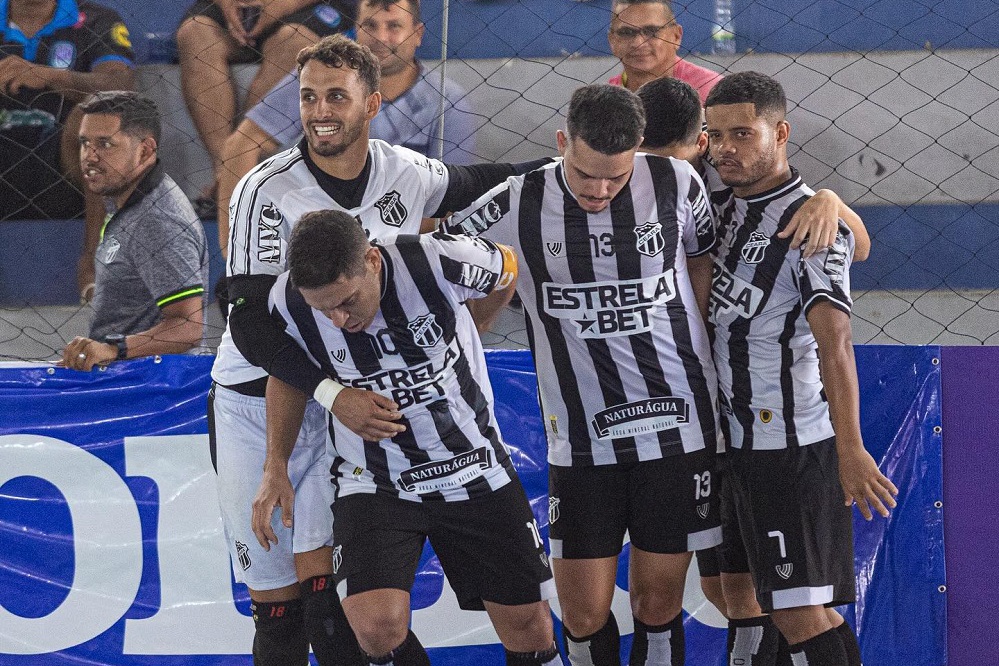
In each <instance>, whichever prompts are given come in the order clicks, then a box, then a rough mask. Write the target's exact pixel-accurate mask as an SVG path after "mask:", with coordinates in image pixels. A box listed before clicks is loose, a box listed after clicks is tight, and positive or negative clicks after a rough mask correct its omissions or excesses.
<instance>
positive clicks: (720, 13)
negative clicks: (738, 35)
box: [711, 0, 735, 55]
mask: <svg viewBox="0 0 999 666" xmlns="http://www.w3.org/2000/svg"><path fill="white" fill-rule="evenodd" d="M711 52H712V53H714V54H715V55H735V25H734V24H733V23H732V0H715V25H714V27H713V28H712V29H711Z"/></svg>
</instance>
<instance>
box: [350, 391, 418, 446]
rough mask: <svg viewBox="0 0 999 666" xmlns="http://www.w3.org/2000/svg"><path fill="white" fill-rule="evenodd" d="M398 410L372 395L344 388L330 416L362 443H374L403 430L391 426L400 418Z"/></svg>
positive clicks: (395, 424)
mask: <svg viewBox="0 0 999 666" xmlns="http://www.w3.org/2000/svg"><path fill="white" fill-rule="evenodd" d="M398 409H399V406H398V405H397V404H395V403H394V402H392V401H391V400H389V399H388V398H386V397H385V396H383V395H380V394H378V393H375V392H374V391H365V390H361V389H354V388H345V389H343V390H342V391H340V394H339V395H338V396H337V397H336V400H334V401H333V409H332V410H331V411H332V412H333V416H335V417H337V419H338V420H339V421H340V423H342V424H343V425H345V426H346V427H347V428H348V429H349V430H350V431H351V432H353V433H355V434H357V435H360V436H361V437H362V438H363V439H364V440H365V441H369V442H377V441H380V440H383V439H388V438H390V437H393V436H395V435H398V434H399V433H400V432H404V431H405V430H406V426H404V425H402V424H400V423H394V421H398V420H399V419H401V418H402V414H400V413H399V411H398Z"/></svg>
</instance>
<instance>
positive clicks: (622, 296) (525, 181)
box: [446, 154, 717, 466]
mask: <svg viewBox="0 0 999 666" xmlns="http://www.w3.org/2000/svg"><path fill="white" fill-rule="evenodd" d="M634 165H635V168H634V172H633V174H632V176H631V178H630V180H629V182H628V184H627V185H626V186H625V187H624V189H622V190H621V192H620V193H619V194H618V195H617V196H616V197H615V198H614V199H613V201H611V203H610V205H609V206H608V207H607V208H605V209H604V210H603V211H601V212H599V213H587V212H585V211H584V210H583V209H582V208H580V207H579V205H578V204H577V202H576V199H575V196H574V195H573V194H572V192H571V191H570V189H569V186H568V184H567V182H566V180H565V176H564V173H563V167H562V164H561V163H556V164H552V165H549V166H547V167H545V168H542V169H539V170H537V171H534V172H532V173H530V174H527V175H526V176H518V177H513V178H510V179H508V180H507V182H506V183H504V184H503V185H500V186H499V187H497V188H494V189H493V190H492V191H490V192H489V193H487V194H486V195H485V197H483V198H481V199H479V200H478V201H477V202H476V203H475V204H473V205H472V207H470V208H469V209H467V210H466V211H463V212H462V213H460V214H457V215H455V216H454V217H453V218H452V219H451V220H450V221H449V222H448V223H447V224H446V228H447V229H448V230H451V231H463V232H465V233H469V234H479V233H483V232H484V233H485V234H486V236H487V237H488V238H491V239H492V240H494V241H496V242H498V243H503V244H505V245H510V246H512V247H513V248H514V249H515V250H516V251H517V253H518V255H519V256H520V258H521V266H520V278H519V280H518V283H517V291H518V292H519V293H520V296H521V299H522V301H523V302H524V306H525V308H524V310H525V314H526V318H527V332H528V339H529V341H530V345H531V350H532V352H533V354H534V362H535V367H536V369H537V374H538V387H539V390H540V400H541V409H542V416H543V418H544V423H545V429H546V433H547V437H548V461H549V462H550V463H551V464H554V465H562V466H570V465H578V466H588V465H607V464H614V463H628V462H634V461H640V460H652V459H656V458H662V457H665V456H669V455H673V454H677V453H684V452H692V451H698V450H701V449H703V448H704V447H705V442H709V443H710V445H711V446H714V445H715V439H716V429H717V415H716V409H715V403H716V394H717V386H716V378H715V370H714V366H713V364H712V361H711V346H710V343H709V342H708V338H707V333H706V330H705V324H704V321H703V320H702V318H701V315H700V314H699V312H698V309H697V304H696V301H695V298H694V292H693V288H692V286H691V283H690V280H689V277H688V274H687V256H688V255H689V256H696V255H703V254H706V253H708V252H710V251H711V249H712V248H713V246H714V242H715V236H714V234H715V230H714V221H713V219H712V216H711V211H710V208H709V206H708V205H707V202H706V200H705V196H704V186H703V184H702V183H701V179H700V177H699V176H698V175H697V174H696V172H695V171H694V169H693V168H692V167H691V166H690V165H689V164H688V163H686V162H682V161H677V160H673V159H665V158H660V157H655V156H652V155H645V154H638V155H636V157H635V163H634Z"/></svg>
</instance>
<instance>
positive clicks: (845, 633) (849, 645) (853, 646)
mask: <svg viewBox="0 0 999 666" xmlns="http://www.w3.org/2000/svg"><path fill="white" fill-rule="evenodd" d="M836 633H837V634H839V639H840V640H841V641H842V642H843V649H844V650H846V663H847V664H848V665H849V666H863V664H862V663H861V661H860V644H859V643H857V634H855V633H853V627H851V626H850V625H849V624H848V623H847V621H846V620H843V624H841V625H839V626H838V627H836Z"/></svg>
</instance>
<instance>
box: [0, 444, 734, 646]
mask: <svg viewBox="0 0 999 666" xmlns="http://www.w3.org/2000/svg"><path fill="white" fill-rule="evenodd" d="M206 439H207V436H206V435H174V436H154V437H129V438H125V473H126V475H128V476H143V477H148V478H150V479H152V481H153V482H154V483H155V484H156V487H157V491H158V496H159V502H160V503H159V507H158V518H159V522H158V524H157V527H156V546H157V549H158V552H157V559H158V562H159V571H158V572H157V573H158V576H157V577H156V578H157V579H158V581H159V591H160V606H159V609H158V610H157V612H156V613H155V614H154V615H153V616H151V617H148V618H141V619H127V620H126V621H125V636H124V647H123V649H122V652H121V654H124V655H130V654H131V655H196V654H247V653H249V650H250V646H251V645H252V641H253V621H252V620H251V619H250V618H249V617H247V616H244V615H242V614H240V613H239V612H238V611H237V610H236V608H235V605H234V603H233V597H232V588H231V585H230V571H229V570H230V566H229V557H228V552H227V550H226V547H225V543H224V540H223V537H222V526H221V518H220V517H219V515H218V513H217V512H216V511H215V510H213V509H214V508H215V507H217V506H218V496H217V491H216V485H215V478H214V472H213V470H212V467H211V462H210V460H209V457H208V446H207V442H206ZM22 476H33V477H38V478H41V479H44V480H46V481H48V482H49V483H51V484H53V485H54V486H55V487H56V488H58V489H59V491H60V492H61V493H62V494H63V496H64V497H65V498H66V503H67V507H68V508H69V511H70V514H71V516H72V520H73V535H72V536H73V539H74V545H75V576H74V579H73V588H72V589H71V590H70V593H69V595H68V596H67V597H66V599H65V601H64V602H63V603H62V604H61V605H60V606H59V607H58V608H56V609H55V610H54V611H53V612H52V613H50V614H49V615H46V616H44V617H40V618H24V617H20V616H17V615H14V614H12V613H10V612H9V611H7V610H6V609H4V608H3V607H2V606H0V654H2V653H7V654H45V653H49V652H57V651H59V650H64V649H66V648H69V647H72V646H74V645H79V644H81V643H84V642H87V641H91V640H93V639H95V638H98V637H99V636H100V635H101V634H103V633H104V632H106V631H107V630H108V629H110V628H111V627H112V626H113V625H114V624H115V623H117V622H119V621H121V618H122V617H123V616H124V615H125V613H126V612H127V611H128V610H129V608H130V607H131V605H132V603H133V601H134V600H135V598H136V595H137V593H138V590H139V583H140V580H141V576H142V564H143V554H142V548H143V545H142V527H141V524H140V521H139V512H138V508H137V506H136V503H135V498H134V497H133V496H132V493H131V491H130V490H129V488H128V486H127V485H126V484H125V482H124V480H123V479H122V478H121V476H119V475H118V474H117V472H115V470H114V469H113V468H111V467H110V466H108V465H107V464H106V463H104V462H103V461H102V460H100V459H99V458H97V457H95V456H93V455H92V454H90V453H88V452H87V451H86V450H84V449H82V448H80V447H78V446H75V445H73V444H70V443H68V442H64V441H61V440H58V439H54V438H51V437H39V436H36V435H5V436H0V485H3V484H4V483H6V482H7V481H9V480H11V479H13V478H16V477H22ZM692 570H693V569H692ZM686 592H687V593H686V597H685V603H684V607H685V608H686V609H687V610H688V611H689V612H691V613H692V614H694V615H695V617H697V619H698V620H699V621H701V622H703V623H706V624H709V625H711V626H716V627H720V626H724V618H722V621H721V622H716V621H714V619H715V618H712V617H711V616H710V610H708V611H707V612H708V616H707V617H705V616H704V610H705V608H708V609H711V610H713V609H712V607H710V604H707V602H705V601H704V599H703V595H702V594H701V591H700V588H699V586H698V584H697V578H696V575H693V578H691V579H690V580H689V581H688V585H687V590H686ZM414 601H415V602H417V603H419V602H423V603H425V602H426V601H428V600H420V599H414ZM552 608H553V609H554V610H555V611H556V613H558V614H559V615H560V616H561V612H560V609H559V606H558V602H557V600H553V603H552ZM612 608H613V609H614V610H615V611H616V615H617V617H619V618H621V620H620V622H621V631H622V633H625V634H626V633H630V632H631V631H633V627H632V626H631V624H630V618H631V613H630V610H629V604H628V594H627V592H626V591H624V590H622V589H620V588H615V590H614V599H613V604H612ZM716 614H717V612H716ZM719 617H720V616H719ZM413 629H414V631H415V632H416V633H417V634H418V635H419V636H420V638H421V641H422V642H423V644H424V645H425V646H427V647H458V646H463V645H483V644H495V643H498V642H499V639H498V638H497V637H496V633H495V632H494V631H493V629H492V626H491V625H490V623H489V620H488V617H487V616H486V615H485V614H484V613H476V612H471V611H463V610H461V609H460V608H459V607H458V601H457V599H456V598H455V594H454V591H453V590H452V589H451V587H450V585H448V583H447V581H446V580H445V581H444V586H443V591H442V593H441V595H440V597H438V598H437V599H434V600H433V603H432V604H430V605H429V606H426V607H424V608H421V609H419V610H417V611H414V613H413ZM107 656H108V657H109V658H111V659H113V657H114V655H113V654H109V655H107ZM108 663H111V662H110V661H109V662H108Z"/></svg>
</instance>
